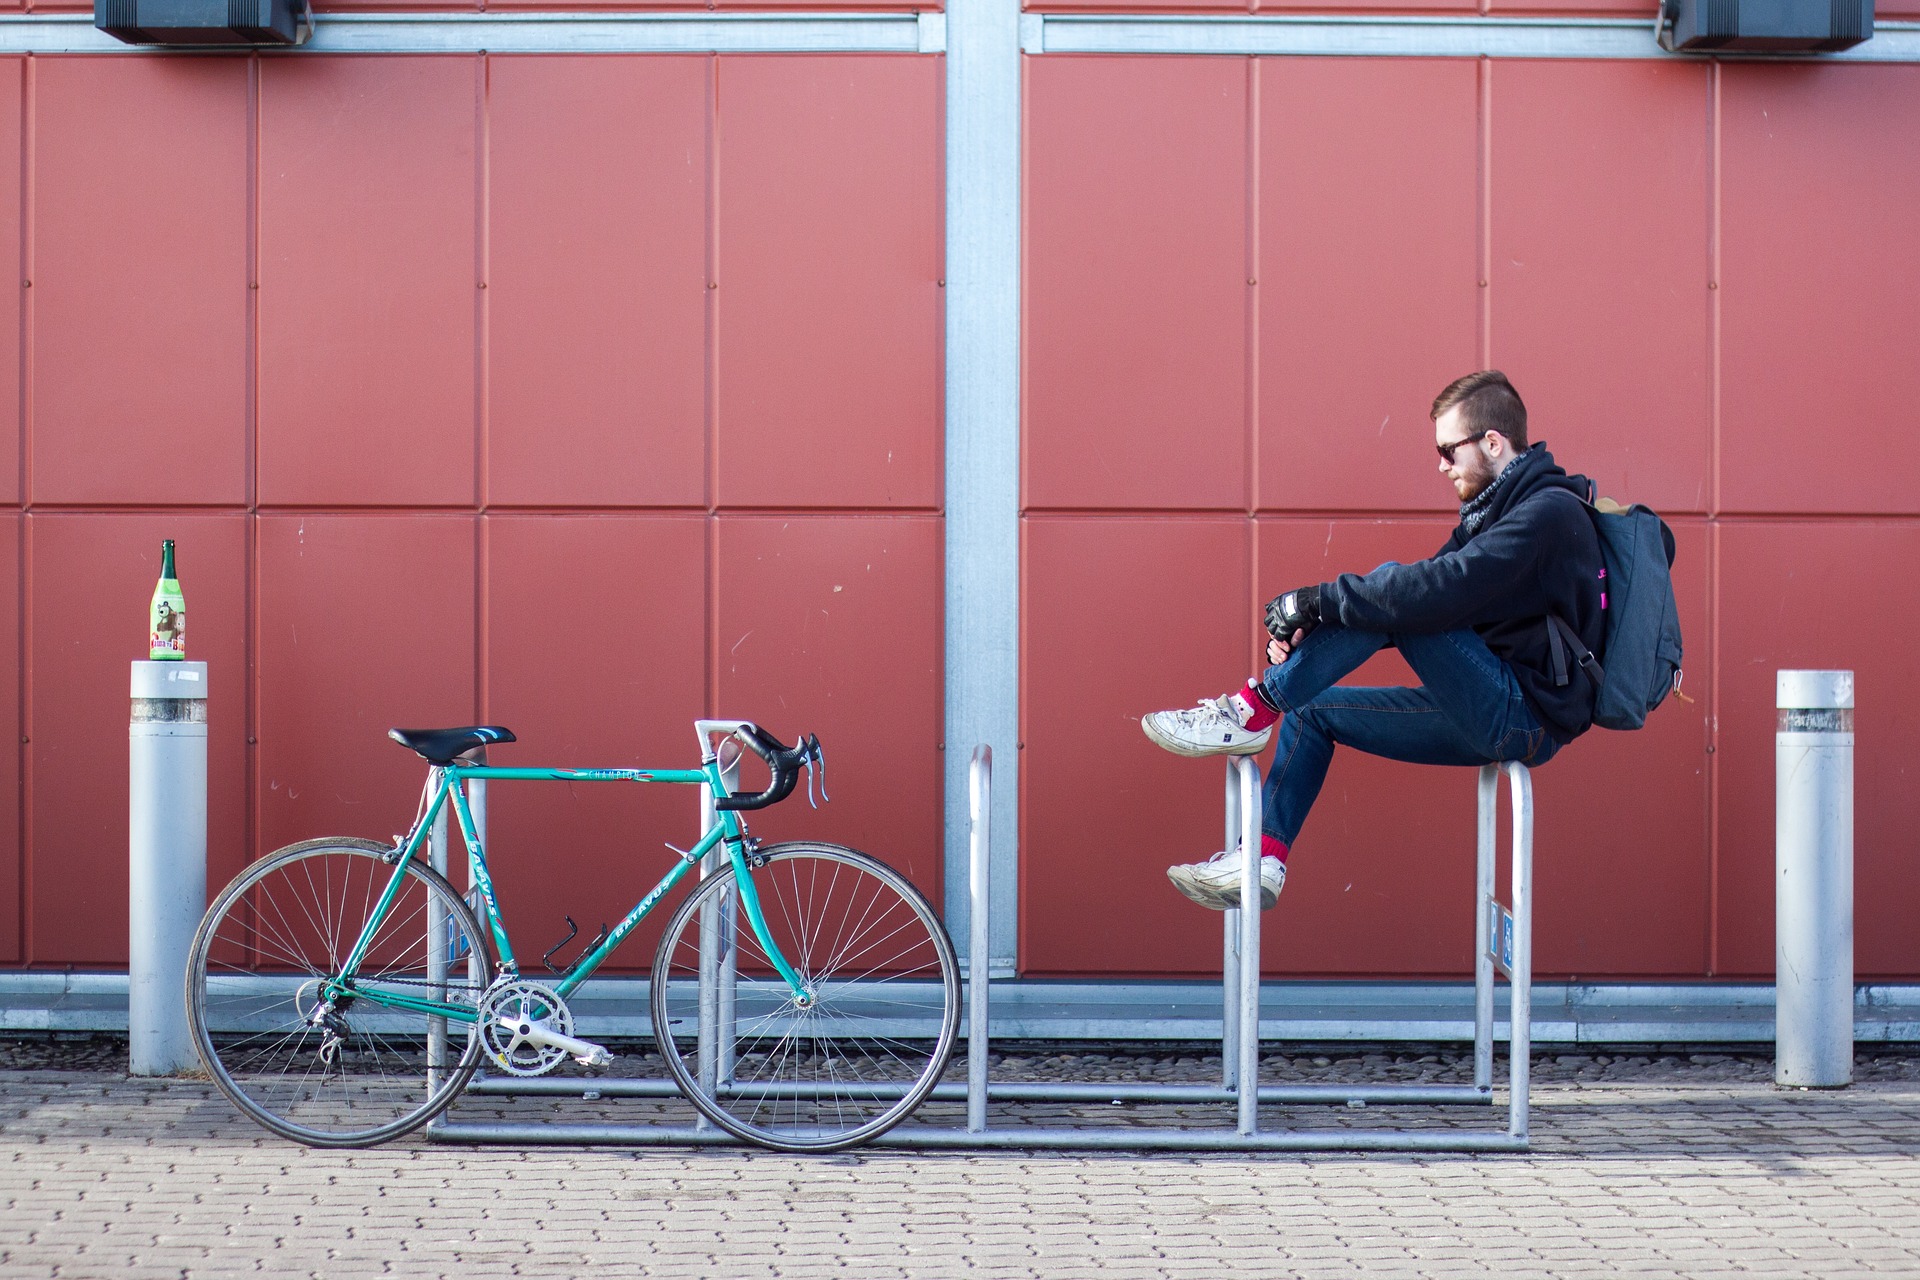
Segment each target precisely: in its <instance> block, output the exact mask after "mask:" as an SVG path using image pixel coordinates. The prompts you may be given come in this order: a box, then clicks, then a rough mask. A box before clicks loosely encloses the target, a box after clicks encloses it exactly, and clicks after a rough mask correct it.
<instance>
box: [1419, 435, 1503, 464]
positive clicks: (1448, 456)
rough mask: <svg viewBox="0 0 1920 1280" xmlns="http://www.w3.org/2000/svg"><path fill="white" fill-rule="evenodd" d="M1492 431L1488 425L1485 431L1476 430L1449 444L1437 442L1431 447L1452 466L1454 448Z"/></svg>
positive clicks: (1470, 442)
mask: <svg viewBox="0 0 1920 1280" xmlns="http://www.w3.org/2000/svg"><path fill="white" fill-rule="evenodd" d="M1492 431H1493V428H1492V427H1488V428H1487V429H1486V430H1485V431H1476V432H1474V433H1473V434H1472V435H1470V436H1468V437H1466V438H1465V439H1463V440H1455V441H1454V442H1453V443H1451V444H1437V445H1435V446H1433V447H1434V450H1435V452H1437V453H1438V454H1439V455H1440V456H1441V457H1442V458H1444V459H1445V460H1446V463H1447V465H1448V466H1452V465H1453V451H1454V450H1455V449H1458V448H1459V447H1460V446H1461V445H1463V444H1472V443H1473V442H1474V441H1475V440H1478V439H1479V438H1480V437H1481V436H1484V435H1489V434H1491V433H1492Z"/></svg>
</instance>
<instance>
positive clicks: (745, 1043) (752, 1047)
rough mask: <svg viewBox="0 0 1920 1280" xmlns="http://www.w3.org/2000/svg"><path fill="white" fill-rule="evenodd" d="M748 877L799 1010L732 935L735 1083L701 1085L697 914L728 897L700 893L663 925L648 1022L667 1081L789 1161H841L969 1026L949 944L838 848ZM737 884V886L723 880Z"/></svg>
mask: <svg viewBox="0 0 1920 1280" xmlns="http://www.w3.org/2000/svg"><path fill="white" fill-rule="evenodd" d="M762 852H763V853H765V854H766V855H767V859H768V861H767V863H766V865H765V867H764V868H763V869H761V870H760V871H758V872H757V873H756V874H755V875H754V877H753V878H754V884H755V888H756V889H757V890H758V896H759V898H760V903H761V911H762V916H763V918H764V919H765V920H766V922H767V924H768V927H769V930H770V935H771V938H772V940H773V941H774V942H775V943H776V944H777V945H778V946H779V948H780V950H781V952H782V953H784V955H785V957H786V959H787V961H788V962H789V963H790V964H792V965H793V967H794V969H795V970H796V971H797V972H799V974H800V975H801V978H802V980H803V982H805V983H806V988H807V992H808V994H809V997H810V1001H809V1003H808V1004H806V1005H805V1006H804V1007H803V1006H802V1005H801V1004H800V1002H799V1001H798V1000H797V999H796V998H795V996H794V994H793V993H792V992H791V991H790V990H788V988H787V985H786V983H785V982H784V981H782V980H781V979H779V978H778V977H775V976H761V975H771V974H772V971H773V970H774V966H773V964H772V963H771V958H770V957H769V956H768V955H767V954H766V948H765V947H764V946H762V945H761V943H760V941H759V939H758V937H756V936H755V934H754V933H753V932H752V931H751V930H749V929H746V928H741V929H739V930H738V931H737V934H736V936H735V938H734V942H735V944H736V947H737V951H736V954H735V957H734V959H735V963H736V964H737V965H738V966H739V968H740V976H739V978H738V979H737V985H736V988H735V1003H734V1025H733V1026H732V1027H731V1028H719V1027H715V1028H710V1029H709V1033H710V1035H713V1036H716V1037H719V1036H726V1035H729V1034H730V1036H731V1039H732V1044H733V1048H734V1059H733V1063H734V1066H733V1078H732V1080H731V1082H721V1084H720V1087H718V1088H715V1089H712V1090H711V1091H709V1090H708V1089H706V1088H704V1087H703V1086H702V1085H701V1082H700V1080H699V1061H698V1056H699V1055H698V1046H699V1034H698V1033H699V1031H700V1027H699V1011H700V1007H701V1005H700V959H701V948H702V943H703V938H702V936H701V932H700V929H699V924H698V920H699V915H700V909H701V906H702V904H703V903H704V902H706V901H707V900H708V899H710V898H711V897H712V896H713V895H716V894H723V893H727V892H731V889H732V885H731V883H730V880H728V879H722V878H716V879H720V883H712V882H709V883H708V884H703V885H702V886H701V887H700V888H699V889H698V890H696V891H695V893H694V894H693V895H691V896H690V897H689V898H688V900H687V901H686V902H684V903H683V904H682V905H681V907H680V909H679V910H678V911H677V912H676V913H675V915H674V918H673V919H672V920H671V921H670V922H669V923H668V926H667V930H666V934H665V936H663V937H662V939H661V944H660V949H659V952H658V955H657V956H656V959H655V963H654V975H653V1013H654V1020H655V1027H656V1030H657V1032H658V1033H659V1039H660V1047H661V1051H662V1053H663V1055H664V1056H665V1057H666V1059H667V1063H668V1066H669V1068H670V1069H671V1070H672V1071H673V1074H674V1077H675V1079H676V1080H678V1082H679V1083H680V1085H681V1087H682V1088H683V1089H684V1090H686V1091H687V1093H688V1095H689V1096H690V1097H691V1098H692V1099H693V1101H694V1103H695V1105H696V1106H698V1107H699V1108H700V1110H701V1111H702V1112H703V1113H705V1114H706V1115H707V1116H708V1117H709V1118H710V1119H712V1120H713V1121H714V1122H715V1123H716V1124H718V1125H720V1126H721V1127H723V1128H725V1129H727V1130H728V1131H730V1132H732V1133H734V1134H735V1135H737V1136H740V1137H743V1138H747V1139H749V1140H751V1141H755V1142H760V1143H762V1144H764V1145H767V1146H771V1147H775V1148H778V1149H782V1150H795V1151H799V1150H813V1151H826V1150H836V1149H838V1148H841V1147H845V1146H850V1145H853V1144H855V1143H858V1142H862V1141H866V1140H868V1139H870V1138H872V1137H874V1136H876V1135H878V1134H880V1133H883V1132H885V1130H886V1129H888V1128H890V1127H891V1126H892V1125H893V1124H895V1123H897V1122H898V1121H899V1120H900V1119H901V1118H902V1117H904V1116H905V1115H907V1114H908V1113H909V1112H911V1111H912V1109H913V1108H914V1107H915V1106H917V1105H918V1104H919V1102H920V1100H921V1099H922V1098H923V1097H925V1095H926V1093H927V1092H928V1091H929V1090H931V1088H932V1087H933V1085H934V1083H935V1082H937V1080H938V1079H939V1077H940V1075H941V1073H942V1072H943V1071H944V1070H945V1067H946V1062H947V1058H948V1056H949V1055H950V1053H951V1052H952V1047H953V1042H954V1038H955V1035H956V1032H957V1028H958V1021H959V982H958V972H957V965H956V963H955V961H954V958H953V951H952V946H951V944H950V943H948V941H947V938H946V933H945V931H944V930H943V929H942V928H941V926H940V922H939V920H938V918H937V917H936V916H935V915H934V913H933V911H932V909H931V908H930V907H929V906H927V904H926V901H925V899H924V898H922V897H921V896H920V895H919V894H918V892H916V891H915V890H914V889H913V887H912V886H911V885H910V884H908V883H907V882H906V881H905V880H904V879H903V878H901V877H900V876H899V875H898V874H897V873H895V872H893V871H891V870H890V869H888V868H886V867H885V866H884V865H883V864H880V863H877V862H875V861H873V860H872V859H870V858H868V857H866V856H865V855H863V854H859V853H855V852H854V851H852V850H849V849H842V848H840V847H838V846H834V845H815V844H794V845H781V846H774V847H772V848H769V849H765V850H763V851H762ZM728 874H729V876H730V874H731V873H728Z"/></svg>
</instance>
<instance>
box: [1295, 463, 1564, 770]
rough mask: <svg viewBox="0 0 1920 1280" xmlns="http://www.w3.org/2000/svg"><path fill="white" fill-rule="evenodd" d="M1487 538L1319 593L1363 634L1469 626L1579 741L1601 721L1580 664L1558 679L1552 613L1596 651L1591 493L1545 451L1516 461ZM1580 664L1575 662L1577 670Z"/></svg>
mask: <svg viewBox="0 0 1920 1280" xmlns="http://www.w3.org/2000/svg"><path fill="white" fill-rule="evenodd" d="M1509 465H1510V466H1511V467H1512V468H1513V470H1514V474H1512V475H1510V476H1507V477H1505V483H1503V484H1502V485H1501V486H1500V490H1499V492H1497V493H1496V494H1495V495H1494V497H1493V503H1492V505H1491V507H1489V509H1488V511H1487V516H1486V519H1485V521H1484V522H1483V523H1482V524H1481V525H1480V529H1479V532H1478V533H1473V534H1469V533H1468V532H1467V530H1466V526H1465V525H1461V526H1459V527H1457V528H1455V529H1454V531H1453V535H1452V536H1451V537H1449V538H1448V539H1447V542H1446V545H1445V546H1443V547H1441V548H1440V550H1439V551H1437V552H1435V553H1434V554H1433V556H1432V557H1431V558H1429V559H1426V560H1422V561H1420V562H1419V563H1417V564H1394V563H1391V562H1389V563H1387V564H1383V565H1381V566H1380V567H1379V568H1378V569H1375V570H1374V571H1373V572H1372V573H1367V574H1357V573H1343V574H1341V575H1340V576H1339V577H1337V578H1335V579H1334V580H1333V581H1332V582H1329V583H1325V584H1323V585H1322V586H1321V588H1320V609H1321V613H1322V615H1323V616H1324V617H1326V618H1327V619H1328V620H1330V621H1336V622H1338V623H1340V625H1341V626H1344V627H1354V628H1356V629H1359V630H1362V631H1385V632H1397V631H1399V632H1409V633H1415V634H1420V633H1431V632H1439V631H1453V630H1457V629H1458V628H1460V627H1472V628H1473V629H1474V630H1475V631H1477V632H1479V633H1480V636H1481V638H1482V639H1484V640H1485V641H1486V642H1487V647H1488V648H1489V649H1491V650H1493V652H1494V655H1495V656H1496V657H1498V658H1499V659H1501V661H1503V662H1505V663H1507V664H1508V665H1509V666H1511V667H1512V668H1513V670H1514V674H1515V675H1516V676H1517V677H1518V678H1519V681H1520V688H1521V691H1522V692H1523V693H1525V694H1526V696H1527V701H1528V702H1529V703H1530V704H1531V705H1532V706H1533V709H1534V711H1535V713H1536V714H1538V715H1539V717H1540V721H1541V723H1542V724H1543V725H1545V726H1546V729H1547V732H1548V733H1549V734H1551V735H1552V736H1553V737H1554V739H1555V740H1556V741H1558V742H1561V743H1563V744H1564V743H1567V742H1571V741H1572V740H1573V739H1574V738H1576V737H1578V736H1579V735H1580V734H1582V733H1584V732H1586V730H1587V727H1588V726H1589V725H1590V724H1592V722H1593V694H1594V690H1593V685H1592V683H1591V682H1590V681H1589V680H1588V679H1587V677H1586V674H1585V673H1584V672H1582V671H1581V670H1580V669H1579V668H1578V666H1573V668H1572V671H1571V673H1570V676H1569V679H1568V681H1567V683H1566V684H1565V685H1560V686H1556V685H1555V684H1554V682H1553V675H1552V666H1551V662H1550V659H1549V656H1548V649H1547V622H1546V618H1547V615H1548V614H1549V613H1558V614H1559V615H1560V616H1561V617H1562V618H1565V619H1566V620H1567V621H1568V622H1569V623H1570V624H1572V626H1573V629H1574V630H1575V631H1578V632H1579V633H1580V638H1581V639H1582V640H1583V641H1585V642H1586V645H1587V647H1588V648H1589V649H1592V650H1593V651H1594V652H1596V653H1597V652H1599V650H1600V642H1601V625H1602V624H1601V616H1600V571H1601V567H1602V565H1601V560H1600V539H1599V536H1598V535H1597V534H1596V533H1595V532H1594V529H1593V520H1592V517H1590V516H1589V515H1588V514H1587V512H1586V509H1585V508H1584V507H1582V506H1581V505H1580V503H1579V502H1578V501H1576V500H1575V499H1578V498H1585V497H1586V496H1587V495H1588V494H1589V493H1590V492H1591V491H1592V487H1591V485H1590V484H1589V483H1588V481H1587V479H1586V477H1585V476H1570V475H1568V474H1567V473H1566V472H1564V471H1562V470H1561V469H1560V468H1559V467H1557V466H1555V465H1554V461H1553V455H1552V454H1550V453H1548V452H1547V448H1546V446H1545V445H1543V444H1536V445H1534V446H1533V447H1532V448H1530V449H1528V450H1527V451H1526V452H1525V453H1523V454H1521V455H1520V456H1519V457H1518V458H1516V459H1514V461H1513V462H1512V463H1511V464H1509ZM1570 665H1571V664H1570Z"/></svg>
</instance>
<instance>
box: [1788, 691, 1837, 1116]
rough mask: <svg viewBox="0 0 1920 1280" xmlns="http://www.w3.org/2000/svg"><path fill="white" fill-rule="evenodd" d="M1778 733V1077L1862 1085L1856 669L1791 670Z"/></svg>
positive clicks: (1813, 1084) (1796, 1082)
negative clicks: (1858, 1075) (1856, 1034)
mask: <svg viewBox="0 0 1920 1280" xmlns="http://www.w3.org/2000/svg"><path fill="white" fill-rule="evenodd" d="M1778 695H1779V696H1778V697H1777V698H1776V699H1775V704H1776V706H1777V708H1778V710H1779V718H1778V722H1777V725H1776V729H1775V735H1774V768H1775V777H1776V781H1775V792H1774V833H1775V834H1774V1059H1773V1064H1774V1065H1773V1079H1774V1083H1775V1084H1780V1085H1789V1086H1795V1087H1800V1088H1839V1087H1841V1086H1843V1085H1848V1084H1851V1083H1853V672H1851V671H1782V672H1780V673H1779V685H1778Z"/></svg>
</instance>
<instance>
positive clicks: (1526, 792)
mask: <svg viewBox="0 0 1920 1280" xmlns="http://www.w3.org/2000/svg"><path fill="white" fill-rule="evenodd" d="M1501 767H1502V768H1503V769H1505V770H1506V773H1507V784H1508V786H1509V787H1510V788H1511V789H1512V791H1513V963H1512V964H1511V965H1510V966H1509V968H1508V970H1507V981H1508V982H1509V983H1510V984H1512V987H1513V994H1512V1002H1513V1003H1512V1008H1511V1010H1510V1011H1509V1013H1508V1018H1509V1025H1510V1032H1509V1035H1510V1038H1509V1040H1508V1042H1507V1060H1508V1067H1509V1070H1510V1072H1511V1080H1510V1083H1509V1084H1508V1099H1507V1132H1508V1134H1509V1135H1511V1136H1512V1137H1514V1138H1517V1139H1519V1140H1521V1141H1522V1142H1524V1141H1526V1137H1527V1105H1528V1090H1529V1088H1530V1087H1531V1084H1532V1072H1533V775H1532V774H1531V773H1529V772H1528V771H1527V766H1525V765H1523V764H1521V763H1520V762H1519V761H1517V760H1510V761H1508V762H1507V763H1506V764H1504V765H1502V766H1501Z"/></svg>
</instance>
